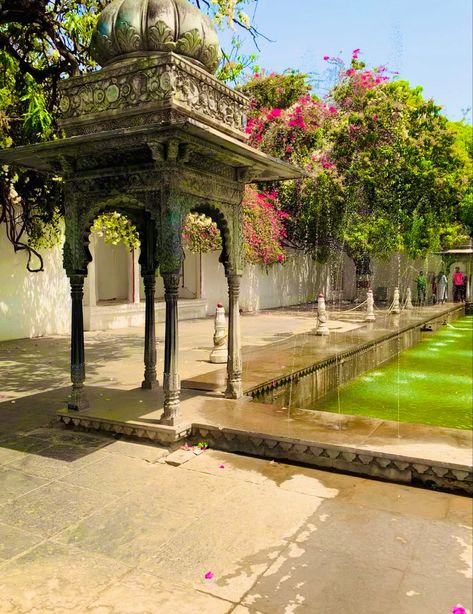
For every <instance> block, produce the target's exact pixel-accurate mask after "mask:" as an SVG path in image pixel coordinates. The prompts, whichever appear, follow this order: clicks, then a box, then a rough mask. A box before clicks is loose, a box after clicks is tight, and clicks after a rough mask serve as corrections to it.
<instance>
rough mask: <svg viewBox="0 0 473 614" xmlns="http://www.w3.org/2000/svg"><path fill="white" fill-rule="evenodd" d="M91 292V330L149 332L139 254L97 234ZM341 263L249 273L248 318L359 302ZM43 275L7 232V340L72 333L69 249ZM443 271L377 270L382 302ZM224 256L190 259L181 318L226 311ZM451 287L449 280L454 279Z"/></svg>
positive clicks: (398, 262)
mask: <svg viewBox="0 0 473 614" xmlns="http://www.w3.org/2000/svg"><path fill="white" fill-rule="evenodd" d="M90 249H91V252H92V255H93V261H92V262H91V263H90V265H89V271H88V277H87V282H86V286H85V292H84V324H85V329H86V330H107V329H113V328H124V327H128V326H137V327H144V314H145V307H144V293H143V286H142V282H141V277H140V267H139V264H138V259H139V250H135V251H133V252H130V251H128V250H127V248H126V247H125V246H124V245H123V244H119V245H116V246H114V245H109V244H106V243H105V242H104V241H103V239H101V238H99V237H97V236H95V235H92V237H91V244H90ZM338 260H339V262H338V264H337V263H333V262H331V263H328V264H326V265H321V264H318V263H316V262H314V261H313V260H312V259H311V258H310V257H308V256H305V255H304V254H301V253H299V252H294V253H290V254H289V258H288V260H287V262H286V263H285V264H284V265H275V266H273V267H269V268H268V269H267V270H266V269H265V268H264V267H261V266H254V265H249V266H247V267H246V270H245V274H244V276H243V279H242V284H241V294H240V306H241V309H242V310H243V311H244V312H254V311H258V310H261V309H271V308H276V307H285V306H289V305H297V304H301V303H306V302H308V301H315V299H316V296H317V294H318V293H319V292H323V293H324V295H325V296H326V297H327V300H328V301H332V302H335V303H338V302H341V301H343V300H352V299H354V298H355V296H356V288H355V267H354V265H353V263H352V261H351V260H350V259H349V258H347V257H346V256H342V255H341V256H340V258H339V259H338ZM44 268H45V270H44V272H42V273H29V272H28V271H27V270H26V256H25V254H24V253H22V252H19V253H17V254H15V253H14V252H13V249H12V246H11V244H10V243H9V242H8V241H7V239H6V237H5V232H4V229H3V228H2V227H0V340H7V339H20V338H28V337H41V336H46V335H57V334H59V335H62V334H68V333H69V327H70V320H69V317H70V298H69V282H68V279H67V277H66V275H65V273H64V270H63V268H62V248H61V247H59V246H58V247H56V248H53V249H50V250H46V251H45V254H44ZM440 268H441V261H440V258H439V257H438V256H430V257H429V258H428V259H425V260H422V261H419V262H416V263H412V262H409V261H407V260H406V259H405V258H401V259H399V258H398V257H397V256H396V257H393V258H392V259H391V260H390V261H388V262H375V263H374V264H373V283H372V286H373V291H374V296H375V300H377V297H378V300H380V299H381V298H382V297H383V296H385V297H386V299H387V300H389V299H390V298H391V297H392V293H393V290H394V287H395V286H397V285H399V286H400V288H401V296H403V292H405V289H407V287H408V286H410V287H412V290H413V292H414V297H415V287H414V286H413V280H414V279H415V277H416V276H417V274H418V271H419V269H423V270H424V272H425V273H426V274H427V276H428V280H429V281H430V279H431V276H432V275H433V274H434V273H438V272H439V271H440ZM224 277H225V273H224V269H223V266H222V265H221V264H220V263H219V261H218V254H217V253H211V254H203V255H195V254H191V253H189V252H186V253H185V259H184V267H183V271H182V278H181V286H180V291H179V294H180V301H179V315H180V318H181V319H191V318H203V317H206V316H208V315H213V314H214V313H215V306H216V304H217V303H222V304H223V305H224V306H225V307H227V295H226V292H225V290H224V289H225V288H226V283H225V280H224ZM449 281H450V280H449ZM163 297H164V288H163V285H162V281H161V278H160V277H158V279H157V292H156V301H157V304H156V311H157V313H156V316H157V320H158V321H163V319H164V298H163Z"/></svg>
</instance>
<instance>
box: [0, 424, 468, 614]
mask: <svg viewBox="0 0 473 614" xmlns="http://www.w3.org/2000/svg"><path fill="white" fill-rule="evenodd" d="M165 455H166V451H165V450H163V449H161V448H157V447H152V446H146V445H143V444H136V443H130V442H125V441H115V440H113V439H108V438H106V437H105V436H104V437H102V436H99V435H90V434H87V433H77V432H71V431H67V430H60V429H58V428H44V427H43V428H38V429H34V430H33V431H30V432H29V433H27V434H24V435H23V436H18V435H15V434H14V433H13V432H10V433H9V435H8V436H3V441H2V443H0V465H1V468H0V484H1V489H0V612H2V614H7V613H8V614H10V613H11V614H17V613H18V614H20V613H21V614H25V613H35V614H36V613H37V614H46V613H54V614H56V613H57V614H59V613H61V614H62V613H66V612H73V613H74V614H86V613H89V612H90V613H94V614H220V613H222V614H223V613H227V612H228V613H230V612H233V613H234V614H257V613H258V612H260V613H264V614H283V613H284V614H289V613H301V614H304V613H307V614H309V613H310V614H332V613H333V612H340V614H379V613H380V612H382V613H383V614H411V613H412V614H420V613H422V614H424V613H425V614H449V613H450V612H451V610H452V607H453V606H454V605H456V604H457V603H462V604H463V605H464V606H466V607H470V608H471V577H472V573H471V520H472V502H471V499H467V498H463V497H459V496H455V495H450V494H444V493H440V492H430V491H425V490H417V489H413V488H410V487H406V486H398V485H394V484H384V483H380V482H376V481H369V480H364V479H361V478H354V477H350V476H345V475H337V474H332V473H326V472H321V471H317V470H313V469H304V468H299V467H293V466H288V465H285V464H279V463H274V462H270V461H265V460H259V459H252V458H245V457H239V456H234V455H231V454H226V453H223V452H217V451H213V450H207V451H205V452H203V453H202V454H200V455H199V456H193V455H191V457H192V459H191V460H190V461H188V462H186V463H185V464H182V465H180V466H177V467H176V466H171V465H169V464H166V462H165V458H164V457H165ZM206 574H207V575H208V576H211V578H210V579H205V575H206Z"/></svg>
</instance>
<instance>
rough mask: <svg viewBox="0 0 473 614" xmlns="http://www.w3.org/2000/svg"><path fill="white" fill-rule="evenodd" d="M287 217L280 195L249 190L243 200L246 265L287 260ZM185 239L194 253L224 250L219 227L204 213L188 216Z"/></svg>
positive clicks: (269, 263)
mask: <svg viewBox="0 0 473 614" xmlns="http://www.w3.org/2000/svg"><path fill="white" fill-rule="evenodd" d="M287 217H288V216H287V214H286V213H283V212H282V211H281V210H280V206H279V202H278V193H277V192H275V191H268V192H258V191H257V190H255V189H254V188H252V187H247V188H246V190H245V197H244V200H243V241H244V242H243V253H244V258H245V260H246V262H249V263H251V264H262V265H264V266H269V265H271V264H276V263H283V262H284V261H285V260H286V252H285V249H284V246H283V242H284V238H285V236H286V232H285V228H284V222H283V220H284V218H287ZM182 238H183V242H184V246H185V247H186V248H187V249H189V251H191V252H193V253H207V252H212V251H219V250H221V249H222V239H221V235H220V231H219V229H218V228H217V225H216V224H215V222H213V221H212V220H211V219H210V218H209V217H207V216H205V215H203V214H201V213H191V214H189V215H188V216H187V218H186V220H185V224H184V229H183V234H182Z"/></svg>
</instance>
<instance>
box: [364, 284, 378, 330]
mask: <svg viewBox="0 0 473 614" xmlns="http://www.w3.org/2000/svg"><path fill="white" fill-rule="evenodd" d="M375 320H376V316H375V315H374V298H373V290H371V288H370V289H369V290H368V292H367V296H366V315H365V322H374V321H375Z"/></svg>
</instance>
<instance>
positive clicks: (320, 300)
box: [315, 292, 330, 337]
mask: <svg viewBox="0 0 473 614" xmlns="http://www.w3.org/2000/svg"><path fill="white" fill-rule="evenodd" d="M327 320H328V317H327V309H326V307H325V297H324V295H323V294H322V292H321V293H320V294H319V296H318V297H317V328H316V329H315V334H316V335H319V336H322V337H326V336H327V335H329V334H330V331H329V329H328V324H327Z"/></svg>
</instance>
